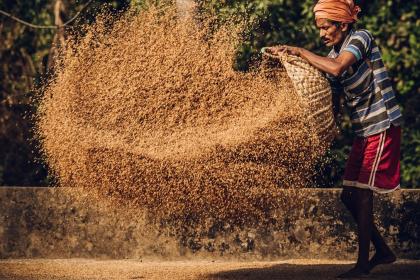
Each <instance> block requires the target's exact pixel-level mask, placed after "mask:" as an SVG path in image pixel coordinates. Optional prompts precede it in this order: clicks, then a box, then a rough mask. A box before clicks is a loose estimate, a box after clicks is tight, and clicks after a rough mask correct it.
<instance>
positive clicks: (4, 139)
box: [0, 0, 127, 186]
mask: <svg viewBox="0 0 420 280" xmlns="http://www.w3.org/2000/svg"><path fill="white" fill-rule="evenodd" d="M54 2H55V1H52V0H34V1H12V0H0V9H1V10H3V11H6V12H8V13H10V14H12V15H14V16H16V17H18V18H20V19H22V20H24V21H27V22H30V23H32V24H36V25H53V24H54V15H53V6H54ZM64 2H65V4H66V13H65V15H64V20H68V19H70V17H72V16H73V15H74V14H75V13H76V12H77V11H78V10H79V9H80V8H81V6H82V5H83V3H86V1H76V0H69V1H64ZM94 2H97V3H96V4H94V5H92V6H90V7H89V10H87V11H85V12H84V13H82V14H81V16H80V17H79V19H78V22H79V23H85V22H89V21H91V20H93V19H94V17H95V13H96V12H97V11H98V10H99V9H97V8H99V7H102V5H104V3H98V2H99V1H94ZM107 3H109V4H111V7H113V8H115V9H121V8H124V6H125V5H127V3H126V1H108V2H107ZM95 6H96V7H95ZM76 24H77V22H76ZM54 34H55V30H54V29H33V28H30V27H28V26H25V25H22V24H20V23H17V22H16V21H14V20H12V19H10V18H8V17H5V16H0V36H1V38H0V184H4V185H19V186H26V185H43V184H45V183H46V181H47V180H48V179H47V171H46V169H45V167H44V166H43V164H42V163H41V162H40V160H39V158H40V156H39V152H38V151H37V149H36V142H35V141H34V140H33V134H32V128H33V123H32V121H31V119H30V117H29V116H30V115H31V111H32V110H33V109H34V108H33V107H32V106H31V102H30V99H31V97H32V95H33V89H34V87H35V86H36V85H37V84H38V83H39V82H40V79H41V78H42V77H43V76H45V74H46V66H47V65H46V62H47V60H48V55H49V53H50V48H51V43H52V40H53V37H54Z"/></svg>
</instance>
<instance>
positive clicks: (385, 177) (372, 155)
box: [343, 125, 401, 193]
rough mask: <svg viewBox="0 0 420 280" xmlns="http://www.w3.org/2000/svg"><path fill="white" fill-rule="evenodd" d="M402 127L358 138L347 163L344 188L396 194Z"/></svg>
mask: <svg viewBox="0 0 420 280" xmlns="http://www.w3.org/2000/svg"><path fill="white" fill-rule="evenodd" d="M400 145H401V127H399V126H393V125H391V127H390V128H388V129H387V130H385V131H383V132H381V133H379V134H375V135H372V136H368V137H366V138H362V137H356V138H355V139H354V141H353V146H352V149H351V152H350V156H349V159H348V160H347V164H346V169H345V172H344V178H343V185H344V186H350V187H358V188H364V189H371V190H373V191H375V192H378V193H387V192H392V191H394V190H396V189H398V188H399V187H400Z"/></svg>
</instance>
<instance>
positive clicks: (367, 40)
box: [343, 30, 372, 61]
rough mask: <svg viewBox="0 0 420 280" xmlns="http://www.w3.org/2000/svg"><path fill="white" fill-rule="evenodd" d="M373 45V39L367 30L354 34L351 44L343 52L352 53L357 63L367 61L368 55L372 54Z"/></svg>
mask: <svg viewBox="0 0 420 280" xmlns="http://www.w3.org/2000/svg"><path fill="white" fill-rule="evenodd" d="M371 45H372V37H371V35H370V34H369V33H368V32H367V31H366V30H361V31H357V32H354V34H353V35H352V36H351V38H350V42H349V44H348V45H347V46H346V47H345V48H344V50H343V51H348V52H351V53H352V54H353V55H354V56H355V57H356V59H357V61H359V60H362V59H366V57H367V54H368V53H370V50H371Z"/></svg>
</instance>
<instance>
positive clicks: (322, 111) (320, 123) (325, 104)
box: [262, 49, 338, 145]
mask: <svg viewBox="0 0 420 280" xmlns="http://www.w3.org/2000/svg"><path fill="white" fill-rule="evenodd" d="M262 52H263V53H264V54H265V55H266V56H267V57H269V58H271V59H276V60H279V61H280V63H281V64H282V65H283V66H284V68H285V69H286V72H287V75H288V76H289V78H290V80H291V81H292V84H293V85H294V88H295V91H296V94H297V95H298V96H299V97H300V98H301V101H302V106H305V110H306V111H307V114H308V117H309V120H310V122H311V123H312V125H313V126H314V128H315V129H316V131H317V133H318V136H319V138H320V139H321V141H322V142H323V143H325V144H326V145H329V144H330V143H331V142H332V140H333V139H334V137H335V136H336V134H337V131H338V130H337V127H336V124H335V120H334V113H333V105H332V91H331V86H330V84H329V82H328V80H327V79H326V78H325V76H324V75H323V74H322V73H321V72H320V71H319V70H318V69H316V68H315V67H313V66H312V65H310V64H309V63H308V62H307V61H306V60H304V59H303V58H300V57H298V56H293V55H289V54H287V53H282V54H281V55H280V56H273V55H270V54H268V53H267V52H265V50H264V49H263V50H262Z"/></svg>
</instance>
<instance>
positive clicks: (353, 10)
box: [314, 0, 361, 23]
mask: <svg viewBox="0 0 420 280" xmlns="http://www.w3.org/2000/svg"><path fill="white" fill-rule="evenodd" d="M360 11H361V9H360V7H359V6H355V5H354V2H353V0H319V1H318V3H317V4H316V5H315V7H314V13H315V18H316V19H318V18H323V19H329V20H333V21H338V22H343V23H352V22H356V21H357V14H358V13H359V12H360Z"/></svg>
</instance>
